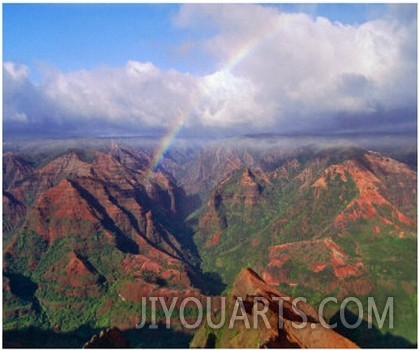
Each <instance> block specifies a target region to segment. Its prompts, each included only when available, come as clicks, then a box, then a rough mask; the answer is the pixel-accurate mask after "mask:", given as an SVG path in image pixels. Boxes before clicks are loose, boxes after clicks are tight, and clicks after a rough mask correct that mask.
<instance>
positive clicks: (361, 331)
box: [329, 308, 417, 349]
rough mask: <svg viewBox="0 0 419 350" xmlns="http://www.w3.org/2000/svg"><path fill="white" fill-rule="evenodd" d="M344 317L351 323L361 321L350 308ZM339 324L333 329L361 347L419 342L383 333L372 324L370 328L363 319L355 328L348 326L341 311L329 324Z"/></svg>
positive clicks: (393, 346)
mask: <svg viewBox="0 0 419 350" xmlns="http://www.w3.org/2000/svg"><path fill="white" fill-rule="evenodd" d="M344 318H345V320H346V323H347V324H349V325H355V324H356V323H357V322H359V316H358V315H356V314H354V313H352V312H351V311H349V310H348V309H346V308H345V310H344ZM335 323H336V324H337V326H336V328H334V329H333V330H334V331H335V332H337V333H339V334H341V335H343V336H344V337H346V338H348V339H350V340H352V341H353V342H355V343H356V344H358V345H359V346H360V347H361V348H398V349H402V348H417V344H413V343H410V342H409V341H408V340H407V339H405V338H403V337H400V336H397V335H392V334H390V333H388V332H387V333H385V334H383V333H381V332H380V330H379V329H378V328H377V327H376V326H374V325H372V327H371V328H368V322H367V321H365V320H362V321H361V323H360V325H359V326H358V327H356V328H354V329H349V328H346V327H345V326H344V324H343V322H342V319H341V316H340V311H338V312H336V313H335V314H334V315H333V317H332V318H331V319H330V322H329V324H330V325H333V324H335Z"/></svg>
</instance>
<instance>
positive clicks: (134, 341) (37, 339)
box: [3, 324, 192, 349]
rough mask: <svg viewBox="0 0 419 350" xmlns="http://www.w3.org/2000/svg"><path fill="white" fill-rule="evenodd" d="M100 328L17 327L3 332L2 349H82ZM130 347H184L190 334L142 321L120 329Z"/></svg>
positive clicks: (187, 343) (88, 326) (187, 344)
mask: <svg viewBox="0 0 419 350" xmlns="http://www.w3.org/2000/svg"><path fill="white" fill-rule="evenodd" d="M103 330H104V329H103V328H101V329H98V328H92V327H91V326H90V325H83V326H81V327H79V328H77V329H76V330H74V331H71V332H60V331H56V330H44V329H40V328H37V327H28V328H24V329H19V330H8V331H3V348H9V349H10V348H49V349H51V348H82V347H83V346H84V345H85V344H86V342H88V341H89V340H90V339H91V338H92V337H93V336H94V335H99V334H100V332H101V331H103ZM122 334H123V336H124V338H126V340H127V341H128V343H129V346H130V348H175V349H176V348H188V347H189V343H190V341H191V339H192V334H189V333H186V332H181V331H177V330H174V329H172V328H170V329H166V327H165V325H161V324H159V325H158V329H149V327H148V324H146V325H145V326H144V327H143V328H141V329H135V328H133V329H128V330H124V331H122Z"/></svg>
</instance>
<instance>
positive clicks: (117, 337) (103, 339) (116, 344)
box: [83, 327, 130, 349]
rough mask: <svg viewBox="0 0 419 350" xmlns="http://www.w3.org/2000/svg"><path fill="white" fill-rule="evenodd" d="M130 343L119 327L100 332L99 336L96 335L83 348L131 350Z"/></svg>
mask: <svg viewBox="0 0 419 350" xmlns="http://www.w3.org/2000/svg"><path fill="white" fill-rule="evenodd" d="M129 347H130V345H129V342H128V340H127V339H126V338H125V337H124V335H123V334H122V332H121V331H120V329H119V328H117V327H112V328H108V329H106V330H105V331H102V332H100V334H99V336H97V335H94V336H93V337H92V338H91V339H90V340H89V341H88V342H87V343H86V344H84V346H83V348H85V349H109V348H119V349H120V348H129Z"/></svg>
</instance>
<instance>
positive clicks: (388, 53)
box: [3, 4, 417, 132]
mask: <svg viewBox="0 0 419 350" xmlns="http://www.w3.org/2000/svg"><path fill="white" fill-rule="evenodd" d="M408 7H409V6H407V7H394V8H392V12H391V13H392V14H393V16H388V17H387V18H383V19H379V20H373V21H369V22H366V23H364V24H362V25H356V26H355V25H354V26H351V25H342V24H340V23H336V22H335V23H332V22H330V21H329V20H327V19H326V18H321V17H317V18H315V17H310V16H308V15H306V14H297V13H293V14H287V13H281V12H280V11H279V10H278V9H276V8H273V7H263V6H259V5H198V4H189V5H185V6H182V7H181V9H180V11H179V13H178V14H177V15H176V16H175V18H174V24H175V25H176V26H178V27H189V29H191V30H197V31H199V30H206V31H207V30H208V29H211V30H210V31H209V32H211V33H215V34H214V35H212V36H211V37H209V38H206V39H202V40H201V41H197V40H194V41H193V42H191V41H188V40H185V43H187V46H188V52H191V53H193V52H194V50H193V47H192V46H194V45H195V46H199V49H200V50H204V51H205V52H207V54H208V55H209V56H211V57H212V58H214V59H215V60H216V61H217V62H218V64H217V66H216V69H215V70H214V71H213V72H212V73H210V74H208V75H206V76H192V75H190V74H186V73H181V72H179V71H176V70H161V69H159V67H157V66H156V65H155V64H153V63H151V62H136V61H129V62H127V64H126V65H125V66H124V67H119V68H106V67H102V68H96V69H92V70H83V71H75V72H69V73H64V72H60V71H54V72H50V73H49V74H48V75H47V76H46V79H45V81H44V83H42V84H41V85H39V86H34V85H33V84H31V83H30V81H29V71H28V68H27V67H25V66H22V65H17V64H14V63H11V62H7V63H5V64H4V65H3V72H4V96H5V99H4V100H5V106H4V113H5V120H14V121H15V122H20V123H29V124H30V123H34V122H35V121H37V120H38V121H39V120H41V122H39V123H41V124H42V121H43V122H44V123H45V122H46V121H48V122H49V123H52V125H67V124H68V125H79V126H80V127H82V125H83V123H88V125H96V126H98V128H100V127H101V126H103V125H110V126H120V127H121V128H127V129H128V130H131V131H132V130H134V129H135V128H136V127H137V128H138V131H139V132H141V130H145V129H149V128H159V127H163V128H164V127H168V126H169V125H171V124H172V123H173V120H174V119H175V120H179V119H182V120H183V121H184V122H185V125H186V127H188V126H189V127H190V128H198V127H203V128H234V127H240V128H244V129H246V128H247V129H248V130H255V129H260V130H263V129H265V130H267V131H274V130H275V128H276V130H277V131H284V130H287V129H290V125H292V126H293V127H295V126H296V125H302V126H303V127H305V128H308V129H309V128H310V127H312V126H315V127H317V128H319V127H320V128H321V127H323V126H324V125H330V120H331V118H332V119H333V121H334V123H333V124H334V125H338V126H339V123H340V119H339V118H342V117H341V116H342V115H345V118H348V115H350V114H354V115H363V116H364V118H363V119H360V118H357V119H353V123H354V124H355V123H357V127H358V128H362V123H363V122H365V120H366V119H368V118H370V116H371V118H377V113H381V112H382V111H386V112H388V113H391V111H392V110H394V111H396V110H400V109H403V110H409V109H410V110H415V109H416V95H417V91H416V76H417V74H416V71H417V62H416V60H417V58H416V46H417V43H416V40H417V39H416V16H415V15H414V16H412V14H411V13H412V11H408V10H406V9H407V8H408ZM415 13H416V12H415ZM22 94H26V97H25V98H22V97H21V95H22ZM37 104H38V105H39V106H38V107H36V106H37ZM372 116H373V117H372ZM386 118H387V119H386V122H387V123H390V124H391V123H397V122H398V121H397V118H399V116H396V117H394V118H391V117H388V116H387V117H386ZM409 118H410V119H409V120H408V121H410V122H415V120H413V119H412V116H411V115H410V116H409ZM413 118H415V116H413ZM294 120H298V123H297V122H294ZM373 121H376V119H374V120H372V119H371V122H365V123H366V124H365V125H369V124H372V122H373ZM54 123H55V124H54ZM344 124H345V125H346V126H347V125H348V124H350V120H349V121H348V120H345V123H344Z"/></svg>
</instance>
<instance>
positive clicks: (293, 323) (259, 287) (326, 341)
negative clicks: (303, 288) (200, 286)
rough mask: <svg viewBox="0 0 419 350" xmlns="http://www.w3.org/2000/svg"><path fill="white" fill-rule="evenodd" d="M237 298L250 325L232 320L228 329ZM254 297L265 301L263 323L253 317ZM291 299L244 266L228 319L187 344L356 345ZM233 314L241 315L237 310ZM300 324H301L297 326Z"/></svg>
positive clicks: (348, 346) (303, 305)
mask: <svg viewBox="0 0 419 350" xmlns="http://www.w3.org/2000/svg"><path fill="white" fill-rule="evenodd" d="M239 298H240V299H241V300H243V305H244V309H245V312H246V318H247V319H248V320H249V325H250V327H247V328H246V326H245V322H235V323H234V328H233V329H230V324H231V318H232V315H233V312H235V311H234V310H233V307H232V305H234V304H235V303H236V300H239ZM257 298H262V299H263V300H266V306H267V311H266V313H264V314H265V315H266V320H267V323H265V321H263V320H262V318H260V317H259V316H258V317H259V318H258V317H255V314H256V313H257V311H256V309H255V302H256V301H257V300H258V299H257ZM278 300H281V302H280V301H278ZM293 301H294V299H293V298H290V297H287V296H286V295H284V294H282V293H280V292H278V291H277V290H276V289H273V288H272V287H270V286H268V285H267V284H266V282H265V281H264V280H263V279H261V278H260V277H259V276H258V275H257V274H256V273H255V272H254V271H253V270H251V269H248V268H246V269H244V270H242V271H241V273H240V274H239V275H238V277H237V279H236V280H235V282H234V284H233V287H232V290H231V293H230V296H229V306H228V307H227V309H228V310H227V317H226V319H227V321H228V322H226V323H225V324H224V327H223V328H222V329H221V330H212V329H210V328H209V326H208V325H205V326H204V327H203V328H201V329H200V330H199V331H198V332H197V334H196V335H195V337H194V339H193V340H192V343H191V347H198V348H200V347H206V346H208V345H209V344H210V345H216V347H222V348H295V347H297V348H358V346H357V345H356V344H355V343H353V342H352V341H350V340H348V339H347V338H345V337H343V336H341V335H340V334H338V333H336V332H334V331H333V330H332V329H330V328H327V326H326V325H325V324H324V322H323V324H322V323H321V320H320V317H319V315H318V314H317V311H316V310H315V309H314V308H313V307H312V306H310V305H309V304H307V303H305V302H302V301H299V302H298V303H296V306H297V308H298V310H296V309H295V308H293V306H292V303H293ZM257 310H259V311H260V310H262V307H261V306H258V307H257ZM302 314H304V315H305V318H306V321H304V319H303V317H302V316H301V315H302ZM235 315H240V316H242V314H240V312H238V313H236V314H235ZM229 320H230V321H229ZM254 320H258V322H254ZM322 321H323V320H322ZM300 325H304V326H303V327H298V326H300Z"/></svg>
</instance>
